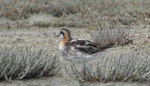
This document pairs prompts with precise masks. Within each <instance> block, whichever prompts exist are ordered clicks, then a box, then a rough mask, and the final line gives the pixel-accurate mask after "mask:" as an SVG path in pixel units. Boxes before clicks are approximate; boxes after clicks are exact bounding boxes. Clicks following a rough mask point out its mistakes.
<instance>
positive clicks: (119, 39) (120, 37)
mask: <svg viewBox="0 0 150 86" xmlns="http://www.w3.org/2000/svg"><path fill="white" fill-rule="evenodd" d="M129 36H130V31H129V30H128V29H111V28H109V29H105V28H103V29H101V30H99V31H98V32H97V33H96V34H95V35H93V37H94V40H95V42H96V43H99V44H100V46H105V45H108V44H114V45H115V46H118V45H127V44H129V43H132V42H133V40H131V39H130V37H129Z"/></svg>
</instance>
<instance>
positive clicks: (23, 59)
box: [0, 46, 59, 80]
mask: <svg viewBox="0 0 150 86" xmlns="http://www.w3.org/2000/svg"><path fill="white" fill-rule="evenodd" d="M58 70H59V61H58V59H57V58H56V56H52V55H50V54H49V52H47V50H44V49H41V48H37V47H19V46H18V47H1V49H0V80H3V79H5V80H10V79H24V78H35V77H41V76H53V75H56V74H57V72H58Z"/></svg>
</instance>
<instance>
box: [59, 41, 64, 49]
mask: <svg viewBox="0 0 150 86" xmlns="http://www.w3.org/2000/svg"><path fill="white" fill-rule="evenodd" d="M64 49H65V43H64V42H60V43H59V51H62V50H64Z"/></svg>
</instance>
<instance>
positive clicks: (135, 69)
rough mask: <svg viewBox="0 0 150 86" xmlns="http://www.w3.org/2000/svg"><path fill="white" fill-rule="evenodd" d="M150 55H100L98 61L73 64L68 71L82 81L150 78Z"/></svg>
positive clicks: (141, 79) (117, 80) (142, 79)
mask: <svg viewBox="0 0 150 86" xmlns="http://www.w3.org/2000/svg"><path fill="white" fill-rule="evenodd" d="M149 61H150V55H145V54H143V55H137V54H120V55H119V56H117V55H111V56H108V57H107V56H105V55H104V56H99V58H98V59H96V61H93V62H87V61H86V60H83V63H81V64H77V63H76V64H75V63H74V64H72V65H71V66H70V69H67V68H66V70H67V72H68V73H69V74H70V75H71V76H73V77H75V78H77V80H79V81H81V82H119V81H124V82H126V81H146V80H150V63H149Z"/></svg>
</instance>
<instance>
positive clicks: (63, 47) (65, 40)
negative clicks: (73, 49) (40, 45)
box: [59, 38, 70, 51]
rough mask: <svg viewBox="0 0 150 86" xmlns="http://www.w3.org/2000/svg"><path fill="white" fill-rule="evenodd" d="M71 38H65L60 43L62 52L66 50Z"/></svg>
mask: <svg viewBox="0 0 150 86" xmlns="http://www.w3.org/2000/svg"><path fill="white" fill-rule="evenodd" d="M69 40H70V39H69V38H63V39H62V40H61V42H60V43H59V50H60V51H62V50H64V49H65V45H66V44H67V42H69Z"/></svg>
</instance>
